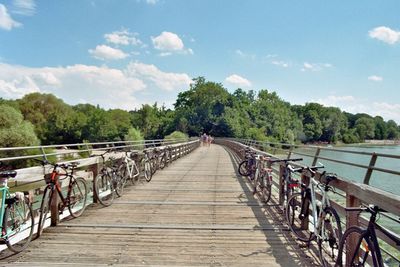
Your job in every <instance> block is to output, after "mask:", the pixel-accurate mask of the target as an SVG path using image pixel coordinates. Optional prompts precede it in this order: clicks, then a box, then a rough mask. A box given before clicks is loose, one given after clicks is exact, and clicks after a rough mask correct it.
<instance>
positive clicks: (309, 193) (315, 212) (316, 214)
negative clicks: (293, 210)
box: [300, 178, 330, 238]
mask: <svg viewBox="0 0 400 267" xmlns="http://www.w3.org/2000/svg"><path fill="white" fill-rule="evenodd" d="M322 186H323V185H322V184H321V183H319V182H317V181H316V180H315V179H314V178H311V180H310V185H309V186H308V187H307V188H306V189H305V196H304V197H308V198H309V200H310V202H311V208H312V214H311V216H312V220H313V225H314V231H313V235H315V236H316V237H317V238H325V237H324V236H321V235H320V234H319V232H324V231H319V230H320V229H321V227H322V226H323V223H322V218H321V214H322V211H323V210H324V209H325V208H326V207H329V206H330V200H329V198H328V197H327V192H325V190H324V188H323V187H322ZM315 187H317V188H318V189H319V190H320V191H321V193H322V199H321V206H320V208H319V209H318V207H317V198H316V194H315ZM304 203H305V201H304V202H303V206H304ZM307 210H308V207H302V210H301V213H300V214H301V215H304V214H307V213H308V211H307ZM310 238H311V237H310Z"/></svg>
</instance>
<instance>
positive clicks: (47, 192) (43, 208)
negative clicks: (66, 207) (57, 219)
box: [36, 186, 52, 238]
mask: <svg viewBox="0 0 400 267" xmlns="http://www.w3.org/2000/svg"><path fill="white" fill-rule="evenodd" d="M51 193H52V188H51V186H47V187H46V188H45V189H44V192H43V198H42V203H41V204H40V210H39V223H38V229H37V233H36V238H39V237H40V236H41V235H42V233H43V228H44V225H45V223H46V219H47V215H48V213H49V211H50V201H51Z"/></svg>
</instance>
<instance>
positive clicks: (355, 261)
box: [336, 226, 375, 266]
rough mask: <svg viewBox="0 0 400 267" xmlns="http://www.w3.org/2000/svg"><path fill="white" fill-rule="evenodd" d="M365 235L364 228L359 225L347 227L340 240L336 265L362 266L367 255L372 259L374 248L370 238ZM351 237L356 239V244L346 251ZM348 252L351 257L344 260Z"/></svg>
mask: <svg viewBox="0 0 400 267" xmlns="http://www.w3.org/2000/svg"><path fill="white" fill-rule="evenodd" d="M366 237H367V230H366V229H363V228H361V227H359V226H350V227H349V228H347V230H346V231H345V232H344V234H343V237H342V239H341V241H340V247H339V253H338V258H337V261H336V266H364V265H365V263H366V261H367V260H368V257H372V258H373V259H374V256H373V254H374V253H375V249H374V247H373V245H372V243H371V241H370V239H369V238H366ZM351 239H353V240H356V242H355V243H356V245H355V246H354V247H353V249H352V250H351V251H348V250H347V245H348V243H350V240H351ZM361 246H366V247H367V251H365V250H364V249H363V248H362V247H361ZM348 254H349V255H351V256H350V257H351V258H352V259H351V260H350V261H349V262H346V261H347V255H348ZM356 255H358V256H356ZM373 266H375V265H373Z"/></svg>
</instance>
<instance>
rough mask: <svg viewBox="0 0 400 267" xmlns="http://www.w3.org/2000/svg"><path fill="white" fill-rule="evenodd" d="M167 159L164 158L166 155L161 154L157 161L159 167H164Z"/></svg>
mask: <svg viewBox="0 0 400 267" xmlns="http://www.w3.org/2000/svg"><path fill="white" fill-rule="evenodd" d="M166 161H167V160H166V156H165V154H163V155H162V157H161V158H160V161H159V163H158V166H160V169H161V170H162V169H164V168H165V166H166V163H165V162H166Z"/></svg>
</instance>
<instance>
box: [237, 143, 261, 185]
mask: <svg viewBox="0 0 400 267" xmlns="http://www.w3.org/2000/svg"><path fill="white" fill-rule="evenodd" d="M242 151H244V160H243V161H242V162H240V163H239V167H238V172H239V174H240V175H242V176H249V177H250V179H251V180H253V179H254V176H255V171H256V163H257V161H256V155H257V152H255V151H253V150H252V149H251V148H249V147H246V148H245V149H243V150H242Z"/></svg>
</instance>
